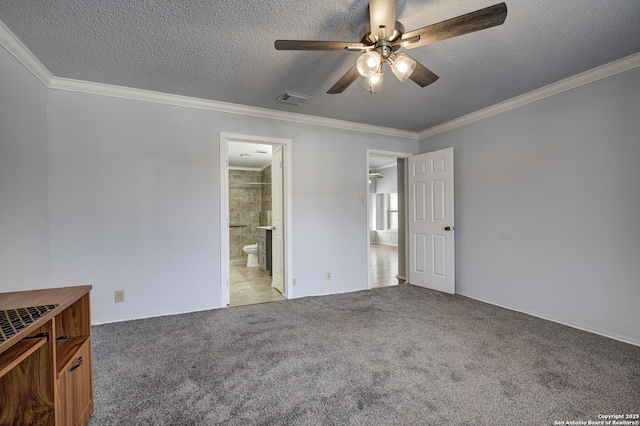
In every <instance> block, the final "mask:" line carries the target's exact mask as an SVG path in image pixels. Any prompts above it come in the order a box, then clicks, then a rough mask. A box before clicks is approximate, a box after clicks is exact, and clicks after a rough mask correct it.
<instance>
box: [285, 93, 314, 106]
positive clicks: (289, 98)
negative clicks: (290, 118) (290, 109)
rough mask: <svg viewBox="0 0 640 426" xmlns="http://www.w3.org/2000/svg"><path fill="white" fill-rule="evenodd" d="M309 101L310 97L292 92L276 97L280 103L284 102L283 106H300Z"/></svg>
mask: <svg viewBox="0 0 640 426" xmlns="http://www.w3.org/2000/svg"><path fill="white" fill-rule="evenodd" d="M309 99H311V96H307V95H301V94H299V93H293V92H285V93H284V94H282V95H280V96H279V97H278V100H279V101H280V102H284V103H285V104H291V105H302V104H304V103H305V102H307V101H308V100H309Z"/></svg>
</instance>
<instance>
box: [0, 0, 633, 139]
mask: <svg viewBox="0 0 640 426" xmlns="http://www.w3.org/2000/svg"><path fill="white" fill-rule="evenodd" d="M499 1H500V0H462V1H453V0H404V1H403V0H399V3H398V20H399V21H400V22H402V23H403V24H404V26H405V29H406V30H407V31H409V30H413V29H417V28H420V27H423V26H426V25H429V24H432V23H436V22H439V21H441V20H444V19H448V18H452V17H455V16H458V15H462V14H465V13H468V12H472V11H474V10H477V9H480V8H483V7H486V6H489V5H492V4H495V3H498V2H499ZM505 1H506V3H507V7H508V16H507V19H506V22H505V23H504V25H502V26H499V27H495V28H490V29H487V30H483V31H480V32H477V33H473V34H467V35H464V36H461V37H456V38H453V39H449V40H445V41H441V42H438V43H435V44H430V45H426V46H422V47H418V48H416V49H413V50H411V55H412V56H413V57H414V58H415V59H417V60H419V61H420V62H422V63H423V64H425V65H426V66H427V67H428V68H430V69H431V70H432V71H434V72H435V73H436V74H438V75H439V76H440V79H439V80H438V81H436V82H435V83H434V84H432V85H430V86H428V87H426V88H420V87H418V86H417V85H415V84H414V83H412V82H411V81H407V82H405V83H400V82H398V81H397V80H395V78H394V77H393V75H392V73H391V72H389V71H388V70H387V72H386V73H385V82H384V88H383V90H382V91H381V92H379V93H376V94H369V93H368V92H366V91H365V90H364V89H363V88H362V85H361V81H360V80H359V81H356V82H355V83H354V84H353V85H351V86H350V87H349V88H348V89H347V90H346V91H345V92H344V93H342V94H338V95H328V94H326V91H327V90H328V89H329V88H330V87H331V86H332V85H333V84H334V83H335V82H336V81H337V80H338V79H339V78H340V77H342V75H343V74H344V73H345V72H346V71H348V70H349V68H351V66H353V64H354V63H355V60H356V59H357V57H358V53H353V52H351V53H347V52H299V51H298V52H290V51H276V50H275V49H274V47H273V42H274V40H276V39H302V40H305V39H310V40H339V41H358V40H357V39H358V34H359V32H360V30H361V29H362V27H364V25H365V24H366V23H367V21H368V9H367V7H368V2H367V1H366V0H351V1H336V0H327V1H308V0H278V1H274V0H250V1H245V2H238V1H230V0H218V1H210V0H181V1H175V0H111V1H108V2H105V1H103V0H56V1H51V0H29V1H25V0H2V1H0V20H2V22H4V23H5V25H7V27H9V29H11V31H13V32H14V33H15V34H16V35H17V36H18V38H20V40H22V42H23V43H24V44H25V45H26V46H27V47H28V48H29V49H30V50H31V51H32V52H33V53H34V54H35V55H36V57H38V59H39V60H40V61H41V62H42V63H43V64H44V65H45V66H46V67H47V68H48V69H49V70H50V71H51V72H52V73H53V74H54V75H55V76H56V77H66V78H72V79H79V80H86V81H91V82H99V83H106V84H115V85H120V86H127V87H134V88H140V89H147V90H154V91H158V92H165V93H172V94H179V95H185V96H193V97H198V98H203V99H211V100H217V101H224V102H232V103H237V104H243V105H250V106H257V107H263V108H269V109H274V110H282V111H291V112H296V113H301V114H308V115H314V116H321V117H329V118H336V119H342V120H347V121H353V122H358V123H367V124H373V125H379V126H385V127H390V128H397V129H404V130H412V131H420V130H424V129H426V128H429V127H432V126H434V125H437V124H440V123H443V122H446V121H449V120H452V119H454V118H457V117H460V116H462V115H465V114H468V113H471V112H473V111H476V110H479V109H482V108H485V107H488V106H490V105H493V104H496V103H499V102H501V101H504V100H507V99H510V98H513V97H515V96H518V95H520V94H523V93H526V92H529V91H531V90H533V89H536V88H539V87H542V86H545V85H547V84H550V83H553V82H556V81H558V80H561V79H564V78H566V77H569V76H572V75H575V74H577V73H580V72H582V71H586V70H588V69H591V68H594V67H596V66H599V65H602V64H605V63H608V62H611V61H613V60H615V59H619V58H622V57H624V56H627V55H630V54H632V53H636V52H639V51H640V1H638V0H607V1H602V0H571V1H558V0H536V1H532V0H505ZM285 91H292V92H296V93H303V94H307V95H311V96H312V99H311V100H310V101H308V102H307V103H306V104H305V105H303V106H293V105H286V104H283V103H281V102H278V101H277V100H276V98H277V97H278V96H279V95H281V94H282V93H283V92H285Z"/></svg>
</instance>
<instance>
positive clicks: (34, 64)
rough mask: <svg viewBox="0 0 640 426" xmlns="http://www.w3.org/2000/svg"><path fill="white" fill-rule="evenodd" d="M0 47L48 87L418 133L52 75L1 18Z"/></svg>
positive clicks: (405, 134) (357, 129)
mask: <svg viewBox="0 0 640 426" xmlns="http://www.w3.org/2000/svg"><path fill="white" fill-rule="evenodd" d="M0 46H2V47H3V48H4V49H5V50H6V51H7V52H9V54H10V55H11V56H13V57H14V58H15V59H16V60H17V61H18V62H20V63H21V64H22V65H23V66H24V67H25V68H26V69H27V70H28V71H29V72H31V74H33V75H34V76H35V77H36V78H37V79H38V80H40V81H41V82H42V83H43V84H44V85H45V86H47V87H48V88H49V89H54V90H66V91H70V92H80V93H88V94H94V95H101V96H111V97H115V98H122V99H132V100H137V101H143V102H154V103H159V104H165V105H173V106H180V107H185V108H196V109H204V110H209V111H217V112H225V113H229V114H238V115H248V116H252V117H257V118H267V119H271V120H281V121H288V122H293V123H300V124H309V125H312V126H321V127H330V128H334V129H342V130H351V131H354V132H364V133H373V134H377V135H383V136H393V137H399V138H404V139H411V140H418V133H417V132H412V131H407V130H400V129H392V128H389V127H382V126H373V125H370V124H362V123H353V122H350V121H343V120H336V119H332V118H323V117H316V116H312V115H305V114H298V113H292V112H285V111H276V110H270V109H266V108H258V107H251V106H246V105H239V104H232V103H227V102H219V101H211V100H207V99H199V98H192V97H188V96H179V95H172V94H168V93H160V92H154V91H151V90H142V89H133V88H129V87H122V86H115V85H110V84H101V83H92V82H89V81H81V80H73V79H68V78H62V77H55V76H54V75H53V74H52V73H51V72H50V71H49V70H48V69H47V67H45V66H44V65H43V64H42V63H41V62H40V61H39V60H38V58H36V56H35V55H34V54H33V53H32V52H31V51H30V50H29V49H28V48H27V46H25V45H24V44H23V43H22V42H21V41H20V39H19V38H18V37H16V35H15V34H13V32H12V31H11V30H10V29H9V28H8V27H7V26H6V25H5V24H4V23H3V22H2V21H0Z"/></svg>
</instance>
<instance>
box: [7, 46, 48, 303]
mask: <svg viewBox="0 0 640 426" xmlns="http://www.w3.org/2000/svg"><path fill="white" fill-rule="evenodd" d="M48 233H49V231H48V223H47V88H46V87H45V86H44V85H43V84H42V83H41V82H40V81H39V80H37V79H36V78H35V77H34V76H33V75H32V74H31V73H29V72H28V71H27V70H26V69H25V68H24V67H23V66H22V65H21V64H20V63H19V62H17V61H16V60H15V59H14V58H13V57H12V56H11V55H9V54H8V53H7V52H6V51H5V50H4V49H1V48H0V292H4V291H16V290H23V289H34V288H43V287H48V286H49V247H48V246H49V237H48Z"/></svg>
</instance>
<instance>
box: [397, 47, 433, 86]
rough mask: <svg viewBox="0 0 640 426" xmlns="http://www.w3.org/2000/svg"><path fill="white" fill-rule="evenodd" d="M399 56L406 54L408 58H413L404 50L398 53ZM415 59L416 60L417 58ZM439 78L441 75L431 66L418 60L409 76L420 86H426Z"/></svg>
mask: <svg viewBox="0 0 640 426" xmlns="http://www.w3.org/2000/svg"><path fill="white" fill-rule="evenodd" d="M398 56H406V57H407V58H411V56H409V55H407V54H406V53H404V52H400V53H398ZM411 59H413V58H411ZM413 60H414V61H416V60H415V59H413ZM439 78H440V77H438V76H437V75H435V74H434V73H433V72H432V71H431V70H430V69H429V68H427V67H425V66H424V65H422V64H421V63H420V62H418V61H416V67H415V69H414V70H413V72H412V73H411V75H410V76H409V79H410V80H411V81H413V82H414V83H416V84H417V85H418V86H420V87H426V86H428V85H430V84H431V83H433V82H434V81H436V80H437V79H439Z"/></svg>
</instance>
